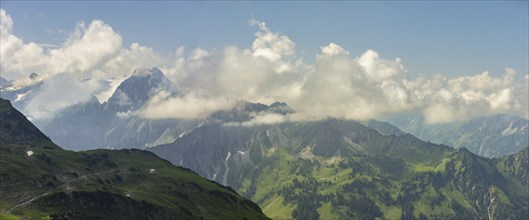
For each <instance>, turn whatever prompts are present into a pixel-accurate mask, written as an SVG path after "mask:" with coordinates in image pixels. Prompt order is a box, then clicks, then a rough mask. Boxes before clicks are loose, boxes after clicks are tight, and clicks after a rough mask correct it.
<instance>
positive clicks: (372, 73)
mask: <svg viewBox="0 0 529 220" xmlns="http://www.w3.org/2000/svg"><path fill="white" fill-rule="evenodd" d="M0 16H1V44H2V47H1V51H0V52H1V56H2V59H1V63H0V70H1V73H2V76H4V77H7V78H8V79H10V80H15V84H17V83H18V84H19V85H21V86H22V85H27V84H29V83H35V80H28V79H27V75H28V74H29V73H31V72H37V73H39V75H40V76H41V77H42V80H44V82H45V84H47V86H46V88H45V89H43V90H42V92H41V94H39V96H37V98H35V100H34V102H33V103H31V106H29V107H28V111H29V112H30V114H34V115H35V117H44V115H46V114H44V113H42V111H40V110H38V109H39V108H40V109H51V110H50V111H52V110H53V109H57V108H63V107H65V106H68V105H70V104H73V103H76V102H80V101H83V100H87V98H88V97H90V96H92V95H97V97H98V98H99V99H100V100H101V101H105V100H106V99H107V98H108V97H110V95H111V94H112V93H113V92H114V90H115V88H116V87H117V86H118V85H119V84H120V83H121V82H122V81H123V80H124V79H125V78H126V77H127V76H128V75H129V74H130V73H132V72H133V70H134V69H137V68H144V67H153V66H156V67H159V68H160V69H161V70H162V71H163V72H164V73H165V74H166V75H167V76H168V77H169V78H170V79H171V81H172V82H173V83H174V84H175V85H177V87H178V89H179V90H180V91H182V93H183V95H182V96H178V97H172V96H169V93H167V92H163V91H162V92H160V93H158V94H157V95H155V96H154V97H152V98H151V100H149V101H148V102H147V104H146V106H144V107H143V108H141V109H140V110H139V111H138V112H121V113H119V117H120V118H126V117H130V116H131V115H139V116H141V117H146V118H182V119H193V118H204V117H207V116H208V115H210V114H211V113H213V112H215V111H218V110H223V109H228V108H230V107H231V106H232V105H233V103H234V102H233V100H246V101H250V102H261V103H265V104H270V103H272V102H275V101H284V102H287V103H288V104H289V105H290V106H292V107H293V108H294V109H295V110H296V114H295V115H290V116H288V117H286V116H280V115H255V117H253V119H252V121H249V122H248V124H267V123H278V122H281V121H285V120H287V121H288V120H318V119H322V118H327V117H335V118H341V119H355V120H366V119H373V118H375V119H376V118H380V117H384V116H387V115H391V114H394V113H400V112H407V111H413V112H421V113H422V114H424V116H425V119H426V122H427V123H444V122H452V121H456V120H465V119H469V118H472V117H476V116H483V115H492V114H498V113H506V114H515V115H520V116H523V117H525V118H529V110H528V108H529V105H528V99H529V98H528V94H529V92H528V91H529V86H528V84H529V76H528V75H522V76H519V75H517V73H516V72H515V71H514V70H512V69H509V68H506V69H505V73H504V75H503V76H501V77H495V76H493V75H492V74H490V73H488V72H486V71H485V72H483V73H479V74H476V75H474V76H461V77H453V78H448V77H446V76H443V75H435V76H424V75H419V76H417V77H410V75H412V74H409V73H408V72H407V70H406V68H405V67H404V64H403V63H402V61H401V59H400V58H394V59H385V58H383V56H381V55H380V54H379V53H377V52H376V51H373V50H367V51H366V52H364V53H362V54H360V55H357V56H355V55H351V54H350V52H348V51H347V50H346V49H344V48H343V47H341V46H340V45H339V44H338V43H335V42H331V43H329V44H328V45H325V46H322V47H320V49H321V51H320V52H319V53H318V54H316V60H315V62H314V63H306V62H304V61H303V59H302V58H299V57H297V56H296V45H295V43H294V42H293V41H292V40H291V39H290V38H289V37H288V36H287V35H285V34H282V33H279V32H274V31H273V30H272V29H271V28H270V27H268V26H267V24H266V23H265V22H262V21H258V20H255V19H252V20H250V21H249V25H250V26H253V27H256V28H257V32H256V33H255V39H254V41H253V42H252V44H251V45H248V48H239V47H234V46H228V47H225V48H221V49H213V50H209V49H208V50H206V49H203V48H192V49H186V48H185V47H183V46H179V45H174V46H178V47H175V50H174V52H173V53H171V54H168V55H165V54H164V55H161V54H160V53H158V52H156V51H154V50H153V49H152V48H149V47H145V46H142V45H141V44H139V43H133V44H131V45H130V46H123V45H122V37H121V36H120V35H119V34H118V33H117V32H116V31H115V30H114V29H113V28H112V27H111V26H110V25H109V24H106V23H104V22H103V21H100V20H94V21H91V22H89V23H83V22H80V23H79V24H78V25H77V26H75V28H74V30H73V31H72V33H71V36H70V37H69V38H68V40H67V41H66V42H64V43H63V44H62V45H59V47H57V48H55V47H46V48H44V47H43V46H42V45H38V44H35V43H33V42H23V40H22V39H20V38H18V37H16V36H15V35H14V34H13V31H12V29H13V25H14V23H13V20H12V19H11V17H10V16H9V15H8V14H7V13H6V12H5V11H4V10H3V9H1V10H0ZM169 46H173V45H169ZM29 60H30V61H31V62H28V61H29ZM524 74H527V73H524ZM84 78H88V79H89V80H88V81H86V82H81V81H80V80H79V79H84ZM62 83H66V84H68V85H61V84H62ZM66 91H67V92H66ZM57 94H67V95H66V96H65V97H60V98H59V97H57ZM74 94H75V95H74ZM49 103H53V104H49Z"/></svg>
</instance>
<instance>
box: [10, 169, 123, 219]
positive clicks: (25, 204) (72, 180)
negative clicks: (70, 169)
mask: <svg viewBox="0 0 529 220" xmlns="http://www.w3.org/2000/svg"><path fill="white" fill-rule="evenodd" d="M114 171H119V170H116V169H112V170H107V171H104V172H98V173H91V174H86V175H82V176H79V177H77V178H74V179H70V180H67V181H65V182H63V183H62V184H61V185H59V186H57V187H55V188H53V189H52V190H50V191H48V192H45V193H43V194H40V195H36V196H33V197H31V198H30V199H29V200H28V201H25V202H22V203H20V204H17V205H14V206H13V207H11V208H9V209H8V210H7V211H6V213H8V214H9V213H10V212H11V210H13V209H14V208H18V207H23V206H27V205H28V204H30V203H31V202H33V201H35V200H37V199H40V198H41V197H43V196H46V195H48V194H51V193H52V192H53V191H54V190H56V189H60V188H62V187H64V186H68V185H69V184H70V183H73V182H76V181H79V180H81V179H87V178H88V177H90V176H98V175H101V174H107V173H112V172H114ZM118 173H119V172H118ZM66 190H68V189H66Z"/></svg>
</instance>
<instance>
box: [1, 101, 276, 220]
mask: <svg viewBox="0 0 529 220" xmlns="http://www.w3.org/2000/svg"><path fill="white" fill-rule="evenodd" d="M1 101H2V102H1V103H0V110H1V111H0V117H2V118H1V119H2V120H1V123H2V124H1V130H0V132H1V133H2V139H1V140H0V195H1V196H0V213H2V215H1V217H2V219H4V218H14V217H17V216H18V217H23V218H28V217H29V218H35V219H40V218H42V217H49V216H53V215H55V216H57V215H58V216H63V217H68V218H74V217H76V218H101V217H104V218H112V219H144V218H152V219H156V218H186V219H189V218H197V219H198V218H201V217H204V218H206V219H207V218H224V219H233V218H238V219H242V218H243V217H245V218H248V219H266V216H264V215H263V214H262V212H261V210H260V208H259V207H258V206H257V205H255V204H254V203H252V202H251V201H249V200H247V199H244V198H243V197H241V196H239V195H238V194H237V193H236V192H234V191H233V190H231V189H229V188H226V187H223V186H221V185H219V184H217V183H214V182H211V181H209V180H206V179H204V178H202V177H200V176H198V175H197V174H196V173H194V172H192V171H189V170H187V169H183V168H180V167H175V166H173V165H171V164H170V163H169V162H167V161H165V160H162V159H160V158H158V157H157V156H155V155H154V154H153V153H150V152H146V151H140V150H119V151H118V150H116V151H111V150H93V151H86V152H79V153H77V152H72V151H66V150H63V149H61V148H59V147H57V146H55V145H54V144H53V143H52V142H51V141H49V139H47V138H46V137H45V136H44V135H42V133H39V132H38V130H36V129H33V128H34V127H33V126H32V125H31V124H29V122H28V121H27V120H26V121H24V120H23V119H25V118H23V116H22V117H21V114H20V113H18V112H17V111H16V110H14V109H12V108H11V105H10V104H9V103H8V102H7V101H4V100H1ZM20 135H22V136H20ZM20 137H23V138H20ZM18 140H23V141H18ZM19 143H20V144H19ZM28 151H32V152H33V154H32V155H31V156H28V154H27V152H28ZM151 169H154V171H151Z"/></svg>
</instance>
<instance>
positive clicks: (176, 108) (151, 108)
mask: <svg viewBox="0 0 529 220" xmlns="http://www.w3.org/2000/svg"><path fill="white" fill-rule="evenodd" d="M231 106H233V104H232V103H231V101H230V100H226V99H224V98H222V97H216V98H203V97H200V96H198V95H195V94H188V95H185V96H178V97H171V96H170V94H169V93H168V92H164V91H162V92H160V93H158V94H156V95H155V96H154V97H152V98H151V99H150V100H149V102H148V103H147V105H146V107H145V108H144V109H141V110H140V113H139V114H140V115H141V116H142V117H145V118H150V119H163V118H178V119H200V118H206V117H208V116H209V115H211V114H212V113H214V112H216V111H220V110H226V109H228V108H230V107H231Z"/></svg>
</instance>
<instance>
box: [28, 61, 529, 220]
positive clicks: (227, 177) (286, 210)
mask: <svg viewBox="0 0 529 220" xmlns="http://www.w3.org/2000/svg"><path fill="white" fill-rule="evenodd" d="M159 91H167V92H169V94H170V95H171V96H174V97H177V96H180V95H182V94H181V92H180V91H179V90H178V89H176V87H175V86H174V85H173V84H172V83H171V82H170V80H168V79H167V78H166V77H165V76H164V75H163V73H161V71H160V70H158V69H156V68H153V69H143V70H137V71H135V73H134V74H132V76H131V77H129V78H128V79H126V80H125V81H123V83H122V84H121V85H120V86H119V87H118V88H117V89H116V91H115V92H114V94H113V95H112V96H111V97H110V98H109V99H108V101H106V102H103V103H100V102H99V101H98V100H97V99H96V98H94V99H92V100H91V101H89V102H86V103H80V104H77V105H73V106H70V107H68V108H66V109H64V110H62V111H60V112H58V113H57V114H56V115H55V116H54V117H53V118H51V119H49V120H47V121H40V122H37V126H38V127H40V128H41V129H42V130H43V132H44V134H46V135H48V136H49V137H50V138H51V139H52V140H53V141H55V142H57V143H59V145H61V146H65V147H66V148H67V149H73V150H85V149H94V148H118V149H119V148H127V147H134V148H142V149H147V150H149V151H152V152H154V153H155V154H156V155H158V156H159V157H161V158H164V159H166V160H167V161H170V162H171V163H173V164H175V165H179V166H183V167H187V168H189V169H191V170H193V171H194V172H196V173H198V174H199V175H201V176H203V177H206V178H208V179H210V180H212V181H216V182H218V183H221V184H223V185H225V186H229V187H231V188H233V189H234V190H235V191H237V192H238V193H240V194H242V195H244V196H245V197H246V198H248V199H251V200H253V201H255V202H256V203H257V204H258V205H260V206H261V207H262V210H263V212H264V214H266V215H267V216H269V217H271V218H274V219H290V218H294V219H375V218H377V219H396V218H397V219H398V218H401V219H439V218H442V219H523V218H525V217H526V216H529V170H528V168H527V167H529V147H528V146H529V144H528V143H527V141H526V139H527V138H528V137H527V135H526V134H527V128H526V127H524V126H525V125H527V120H525V119H520V118H516V117H512V116H490V117H482V118H476V119H474V121H466V122H456V123H451V124H444V125H427V124H425V123H423V122H422V121H420V120H419V119H415V118H413V117H409V118H405V117H401V118H400V121H399V120H396V119H395V121H392V123H394V124H396V125H397V126H393V125H392V124H389V123H386V122H381V121H376V120H369V121H352V120H341V119H333V118H328V119H324V120H317V121H297V122H296V121H286V122H277V123H271V124H256V123H250V122H252V120H253V119H255V117H256V115H263V114H270V113H272V114H276V115H289V114H292V113H294V112H295V110H294V109H292V108H290V107H289V106H288V105H287V104H286V103H282V102H276V103H273V104H271V105H265V104H260V103H250V102H246V101H244V100H239V101H237V102H236V103H235V105H233V106H232V107H231V108H229V109H226V110H221V111H218V112H215V113H213V114H211V115H210V116H209V117H207V118H204V119H195V120H180V119H145V118H142V117H140V116H139V115H138V114H136V112H137V110H138V109H140V108H141V107H142V106H143V105H145V103H147V101H148V100H149V98H150V97H152V95H153V94H155V93H157V92H159ZM523 120H525V121H523ZM500 122H501V123H500ZM435 126H439V127H435ZM430 127H432V128H430ZM399 128H402V129H403V130H401V129H399ZM450 129H453V130H454V131H451V130H450ZM407 132H409V133H411V134H409V133H407ZM458 132H459V133H458ZM524 132H525V133H524ZM460 133H461V134H460ZM414 135H417V136H418V137H419V138H425V140H428V141H431V142H434V143H431V142H425V141H422V140H421V139H418V138H416V137H415V136H414ZM428 135H430V136H428ZM443 138H444V139H443ZM443 140H447V141H451V142H444V141H443ZM435 143H441V145H439V144H435ZM443 144H444V145H443ZM452 147H456V148H458V149H454V148H452ZM98 151H100V150H95V151H87V152H98ZM111 152H121V151H111ZM141 152H143V151H141ZM473 152H474V153H473ZM476 153H479V154H480V155H482V156H487V157H495V158H485V157H481V156H478V155H476ZM116 160H119V159H116ZM111 161H113V160H111Z"/></svg>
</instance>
